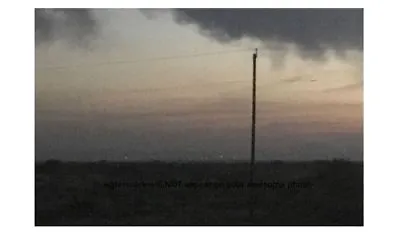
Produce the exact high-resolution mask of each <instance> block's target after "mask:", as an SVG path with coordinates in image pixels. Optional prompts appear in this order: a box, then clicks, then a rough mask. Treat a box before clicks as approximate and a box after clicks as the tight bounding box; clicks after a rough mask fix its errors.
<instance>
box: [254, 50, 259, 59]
mask: <svg viewBox="0 0 400 237" xmlns="http://www.w3.org/2000/svg"><path fill="white" fill-rule="evenodd" d="M257 53H258V49H257V48H255V52H254V54H253V59H256V58H257Z"/></svg>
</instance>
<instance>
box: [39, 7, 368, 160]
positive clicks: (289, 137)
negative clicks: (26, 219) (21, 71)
mask: <svg viewBox="0 0 400 237" xmlns="http://www.w3.org/2000/svg"><path fill="white" fill-rule="evenodd" d="M254 48H258V58H257V122H256V160H278V159H281V160H313V159H328V158H334V157H343V156H345V157H346V158H350V159H352V160H361V159H362V158H363V11H362V10H356V9H352V10H350V9H325V10H321V9H319V10H318V9H314V10H310V9H285V10H283V9H247V10H245V9H219V10H216V9H204V10H200V9H157V10H156V9H151V10H150V9H80V10H79V9H56V10H54V9H53V10H51V9H37V10H36V11H35V153H36V154H35V157H36V159H37V160H46V159H51V158H53V159H60V160H73V161H91V160H102V159H107V160H125V158H127V159H128V160H132V161H134V160H152V159H156V160H162V161H171V160H184V161H232V160H248V159H249V155H250V136H251V133H250V132H251V92H252V91H251V88H252V54H253V53H254Z"/></svg>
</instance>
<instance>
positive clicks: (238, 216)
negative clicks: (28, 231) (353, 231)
mask: <svg viewBox="0 0 400 237" xmlns="http://www.w3.org/2000/svg"><path fill="white" fill-rule="evenodd" d="M248 175H249V165H248V164H247V163H231V164H229V163H162V162H148V163H110V162H99V163H72V162H62V163H60V162H47V163H36V167H35V224H36V225H38V226H42V225H60V226H64V225H74V226H75V225H85V226H88V225H96V226H98V225H163V226H165V225H179V226H181V225H267V226H268V225H281V226H282V225H311V226H314V225H351V226H362V225H363V163H362V162H349V161H337V160H335V161H314V162H265V163H257V164H256V172H255V179H254V182H255V183H259V184H260V183H264V185H263V186H260V185H258V186H254V185H253V186H247V185H248V180H249V178H248ZM137 181H140V182H142V183H137ZM166 181H168V182H169V183H168V185H169V186H168V185H167V186H166V185H165V182H166ZM293 181H296V182H297V184H298V185H296V186H295V188H293V187H292V186H293V183H292V182H293ZM135 182H136V183H135ZM160 182H162V183H160ZM174 182H175V183H174ZM179 182H180V183H179ZM207 182H211V183H207ZM233 182H236V186H227V184H232V183H233ZM273 182H275V184H276V183H279V184H280V185H279V186H276V185H275V186H273V185H272V183H273ZM173 183H174V184H175V186H174V185H173ZM177 183H179V184H180V185H176V184H177ZM144 184H147V186H145V185H144ZM149 184H152V185H149ZM224 184H225V185H224ZM303 184H307V185H303ZM221 185H224V186H221ZM282 185H283V186H282ZM289 186H290V188H289ZM251 209H253V214H252V216H250V210H251Z"/></svg>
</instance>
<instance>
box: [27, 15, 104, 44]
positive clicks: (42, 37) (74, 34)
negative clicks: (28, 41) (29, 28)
mask: <svg viewBox="0 0 400 237" xmlns="http://www.w3.org/2000/svg"><path fill="white" fill-rule="evenodd" d="M98 27H99V26H98V23H97V21H96V19H95V18H94V16H93V13H92V12H91V10H89V9H35V45H40V44H41V43H46V42H52V41H55V40H63V41H65V42H66V43H70V44H75V45H83V44H86V43H88V40H89V39H90V38H91V37H95V36H96V32H97V28H98Z"/></svg>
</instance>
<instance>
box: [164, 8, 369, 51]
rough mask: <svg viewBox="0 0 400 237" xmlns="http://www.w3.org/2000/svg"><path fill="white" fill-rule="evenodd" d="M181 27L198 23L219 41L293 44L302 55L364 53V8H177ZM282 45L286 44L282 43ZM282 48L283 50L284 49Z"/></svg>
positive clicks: (177, 20)
mask: <svg viewBox="0 0 400 237" xmlns="http://www.w3.org/2000/svg"><path fill="white" fill-rule="evenodd" d="M171 11H172V13H173V15H174V19H175V21H176V22H177V23H179V24H195V25H197V26H198V28H199V29H200V32H201V33H202V34H205V35H207V36H209V37H212V38H213V39H216V40H217V41H219V42H222V43H225V42H231V41H235V40H240V39H242V38H244V37H249V38H253V39H256V40H260V41H261V42H265V41H268V42H274V43H277V44H274V47H280V46H283V45H284V44H285V43H286V44H294V45H296V46H297V47H298V49H299V50H300V52H301V53H302V54H303V56H322V55H323V52H324V51H325V49H334V50H337V51H338V52H341V51H345V50H359V51H362V50H363V10H362V9H174V10H171ZM282 43H283V44H282ZM282 49H283V48H282Z"/></svg>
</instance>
